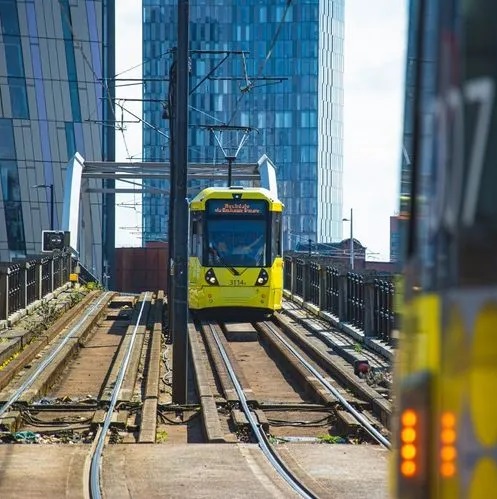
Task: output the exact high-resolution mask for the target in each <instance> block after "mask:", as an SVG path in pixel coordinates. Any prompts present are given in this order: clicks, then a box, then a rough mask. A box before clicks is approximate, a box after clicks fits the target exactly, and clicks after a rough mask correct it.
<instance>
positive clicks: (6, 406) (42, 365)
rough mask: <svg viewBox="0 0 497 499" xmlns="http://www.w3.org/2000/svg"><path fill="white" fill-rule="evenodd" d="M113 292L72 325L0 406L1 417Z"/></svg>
mask: <svg viewBox="0 0 497 499" xmlns="http://www.w3.org/2000/svg"><path fill="white" fill-rule="evenodd" d="M111 294H112V292H110V291H107V292H106V293H104V294H103V295H102V296H101V297H100V298H99V299H98V300H97V301H96V302H95V303H94V304H93V305H92V306H91V307H90V309H89V310H88V311H87V312H86V313H85V314H84V315H83V318H82V319H81V320H80V321H79V322H78V323H77V324H76V325H75V326H74V327H72V328H71V329H70V330H69V332H68V333H67V335H66V337H65V338H64V340H63V341H62V342H61V343H60V344H59V345H58V347H57V348H56V349H55V350H53V351H52V352H51V353H50V355H49V356H48V357H47V358H46V359H45V360H43V361H42V362H41V363H40V365H39V366H38V368H37V369H36V370H35V371H34V372H33V373H32V374H31V375H30V377H29V378H28V379H27V380H26V381H25V382H24V383H23V384H22V385H21V386H20V387H19V388H18V389H17V390H16V391H15V392H14V393H13V394H12V396H11V397H10V399H9V400H8V401H7V402H5V404H4V405H3V406H2V408H0V417H2V416H3V415H4V414H5V412H6V411H7V410H8V409H9V408H10V407H11V406H12V404H14V403H15V402H16V401H17V400H18V399H19V397H20V396H21V395H22V394H23V393H24V392H25V391H26V390H27V389H28V388H29V387H30V386H31V385H32V384H33V383H34V381H35V380H36V378H37V377H38V376H39V375H40V373H42V372H43V370H44V369H45V368H46V367H47V365H48V364H50V362H52V360H53V359H54V357H55V356H56V355H57V354H58V353H59V352H60V350H61V349H62V348H63V347H64V345H65V344H66V343H67V342H68V341H69V340H70V339H71V337H72V335H73V333H74V332H75V331H77V330H78V329H79V328H80V327H81V325H82V324H83V323H84V322H85V321H86V319H87V318H88V317H89V316H90V315H91V314H92V313H93V312H94V310H95V309H96V308H97V307H98V306H100V304H101V303H102V302H103V301H104V300H105V299H106V298H107V297H108V296H109V295H111Z"/></svg>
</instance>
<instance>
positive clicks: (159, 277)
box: [116, 243, 169, 293]
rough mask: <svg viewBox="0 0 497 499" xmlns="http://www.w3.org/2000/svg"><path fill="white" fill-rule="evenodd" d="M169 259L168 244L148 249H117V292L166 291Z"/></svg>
mask: <svg viewBox="0 0 497 499" xmlns="http://www.w3.org/2000/svg"><path fill="white" fill-rule="evenodd" d="M168 258H169V250H168V245H167V243H150V244H149V245H147V247H146V248H116V291H121V292H125V293H140V292H142V291H157V290H159V289H163V290H164V291H166V290H167V261H168Z"/></svg>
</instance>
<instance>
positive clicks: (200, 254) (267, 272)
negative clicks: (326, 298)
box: [188, 187, 283, 320]
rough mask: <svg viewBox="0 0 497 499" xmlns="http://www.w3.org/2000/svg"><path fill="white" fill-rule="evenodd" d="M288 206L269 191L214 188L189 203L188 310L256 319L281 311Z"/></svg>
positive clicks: (224, 316) (219, 315)
mask: <svg viewBox="0 0 497 499" xmlns="http://www.w3.org/2000/svg"><path fill="white" fill-rule="evenodd" d="M282 213H283V204H282V202H281V201H280V200H279V199H277V198H276V197H275V196H274V195H273V194H272V193H271V192H270V191H269V190H267V189H264V188H253V187H251V188H243V187H209V188H207V189H204V190H203V191H201V192H200V193H199V194H198V195H197V196H195V198H194V199H193V200H192V201H191V203H190V241H189V263H188V280H189V286H188V287H189V292H188V293H189V307H190V309H191V310H193V311H196V312H198V313H202V314H203V315H204V316H209V317H214V318H223V319H226V320H230V319H234V320H257V319H262V318H265V317H267V316H270V315H272V314H273V313H274V311H275V310H279V309H280V308H281V300H282V295H283V255H282Z"/></svg>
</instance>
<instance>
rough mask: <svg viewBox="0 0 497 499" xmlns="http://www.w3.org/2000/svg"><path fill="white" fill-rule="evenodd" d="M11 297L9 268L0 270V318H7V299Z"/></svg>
mask: <svg viewBox="0 0 497 499" xmlns="http://www.w3.org/2000/svg"><path fill="white" fill-rule="evenodd" d="M8 297H9V290H8V283H7V269H1V270H0V320H4V319H7V310H8V305H7V300H8Z"/></svg>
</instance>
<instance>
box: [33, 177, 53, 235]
mask: <svg viewBox="0 0 497 499" xmlns="http://www.w3.org/2000/svg"><path fill="white" fill-rule="evenodd" d="M42 187H44V188H48V189H50V230H54V199H53V184H37V185H33V188H35V189H38V188H42Z"/></svg>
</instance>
